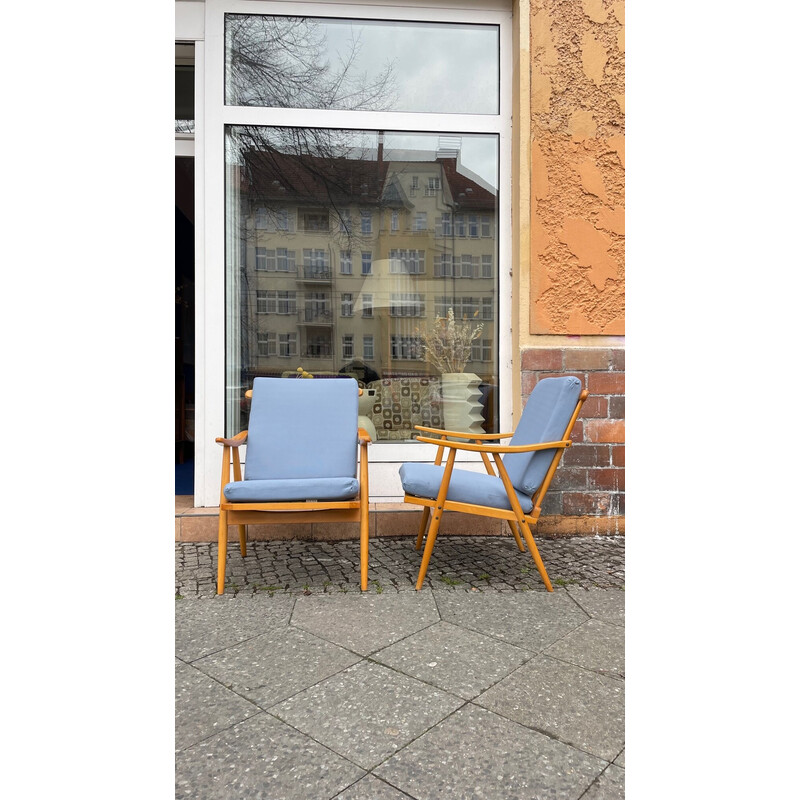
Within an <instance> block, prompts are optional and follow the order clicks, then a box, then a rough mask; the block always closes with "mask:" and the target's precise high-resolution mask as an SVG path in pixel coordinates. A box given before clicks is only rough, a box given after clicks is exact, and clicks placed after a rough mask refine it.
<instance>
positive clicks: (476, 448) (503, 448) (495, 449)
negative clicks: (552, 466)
mask: <svg viewBox="0 0 800 800" xmlns="http://www.w3.org/2000/svg"><path fill="white" fill-rule="evenodd" d="M417 441H418V442H427V443H428V444H436V445H439V446H440V447H449V448H451V449H453V450H469V451H471V452H473V453H532V452H534V451H536V450H552V449H553V448H556V447H558V448H564V447H570V446H571V445H572V442H571V441H569V439H566V440H564V441H561V442H540V443H539V444H518V445H510V444H506V445H502V444H471V443H469V442H451V441H450V440H449V439H430V438H428V437H427V436H418V437H417Z"/></svg>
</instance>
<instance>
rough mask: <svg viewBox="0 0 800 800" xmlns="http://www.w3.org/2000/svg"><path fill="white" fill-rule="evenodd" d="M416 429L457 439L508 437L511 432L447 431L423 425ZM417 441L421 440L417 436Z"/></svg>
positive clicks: (511, 434) (417, 426) (510, 435)
mask: <svg viewBox="0 0 800 800" xmlns="http://www.w3.org/2000/svg"><path fill="white" fill-rule="evenodd" d="M414 427H415V428H416V429H417V430H418V431H425V432H426V433H438V434H439V435H440V436H456V437H458V438H459V439H476V440H478V439H480V440H486V439H510V438H511V437H512V436H513V435H514V434H513V433H472V432H470V431H447V430H444V429H443V428H426V427H425V426H424V425H415V426H414ZM417 441H422V439H421V438H420V437H417Z"/></svg>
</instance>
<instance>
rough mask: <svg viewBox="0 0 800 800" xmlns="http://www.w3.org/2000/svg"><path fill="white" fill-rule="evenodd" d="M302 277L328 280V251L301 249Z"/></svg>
mask: <svg viewBox="0 0 800 800" xmlns="http://www.w3.org/2000/svg"><path fill="white" fill-rule="evenodd" d="M303 275H304V276H305V277H306V278H318V279H322V278H329V277H330V265H329V263H328V251H327V250H321V249H312V248H304V249H303Z"/></svg>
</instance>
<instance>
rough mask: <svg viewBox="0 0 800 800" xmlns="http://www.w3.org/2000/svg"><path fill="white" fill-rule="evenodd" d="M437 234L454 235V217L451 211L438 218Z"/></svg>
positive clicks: (440, 235)
mask: <svg viewBox="0 0 800 800" xmlns="http://www.w3.org/2000/svg"><path fill="white" fill-rule="evenodd" d="M436 235H437V236H439V237H442V236H452V235H453V217H452V214H451V213H450V212H449V211H445V212H444V213H443V214H442V216H441V217H437V218H436Z"/></svg>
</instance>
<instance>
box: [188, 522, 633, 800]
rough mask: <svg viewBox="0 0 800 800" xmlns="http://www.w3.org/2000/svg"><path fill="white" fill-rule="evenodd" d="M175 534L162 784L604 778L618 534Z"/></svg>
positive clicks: (547, 786)
mask: <svg viewBox="0 0 800 800" xmlns="http://www.w3.org/2000/svg"><path fill="white" fill-rule="evenodd" d="M537 544H538V545H539V549H540V552H541V554H542V558H543V560H544V563H545V565H546V566H547V569H548V572H549V575H550V578H551V581H552V582H553V585H554V587H555V592H553V593H552V594H550V593H548V592H546V591H544V588H543V585H542V582H541V579H540V578H539V575H538V573H537V572H536V569H535V567H534V566H533V563H532V561H531V559H530V556H529V555H528V556H526V555H525V554H523V553H520V552H519V551H518V550H517V547H516V545H515V543H514V541H513V540H512V539H510V538H500V537H477V538H476V537H442V538H440V540H439V541H438V542H437V545H436V549H435V550H434V554H433V558H432V559H431V564H430V568H429V572H428V577H427V579H426V584H425V587H424V588H423V589H422V591H420V592H416V591H414V582H415V580H416V572H417V568H418V565H419V558H420V554H419V553H418V552H417V551H415V550H414V543H413V540H410V539H408V538H402V539H379V540H376V541H372V542H371V543H370V575H369V577H370V589H369V591H368V592H367V593H365V594H363V595H362V594H361V592H360V591H359V590H358V543H357V542H349V541H348V542H306V541H302V542H301V541H280V542H254V543H252V544H251V545H250V546H249V551H248V556H247V557H246V558H245V559H242V558H241V555H240V554H239V552H238V546H231V548H230V551H229V556H228V558H229V567H228V584H229V585H228V588H227V590H226V594H225V596H223V597H216V596H215V594H214V575H213V572H214V567H215V565H216V548H215V546H214V545H210V544H205V543H201V544H185V543H184V544H176V547H175V552H176V597H177V598H178V599H176V678H175V681H176V683H175V688H176V797H180V798H184V797H185V798H193V800H204V799H205V798H221V799H222V798H224V799H225V800H232V799H233V798H248V799H249V798H259V797H260V798H264V799H265V800H281V799H282V798H283V799H285V800H295V799H296V800H327V799H328V798H334V797H336V798H341V799H342V800H367V799H369V800H400V798H406V799H407V798H418V800H427V798H448V800H452V799H453V798H465V800H466V799H467V798H470V799H471V798H487V799H488V800H506V798H508V800H511V799H512V798H520V800H523V799H524V800H535V799H536V798H540V799H541V800H560V798H574V799H575V800H578V798H581V800H601V798H623V797H624V775H625V771H624V766H625V759H624V745H625V741H624V717H625V715H624V688H625V683H624V672H625V667H624V633H625V631H624V575H625V570H624V537H580V538H571V539H539V540H537Z"/></svg>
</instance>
